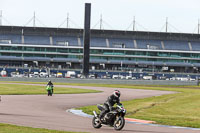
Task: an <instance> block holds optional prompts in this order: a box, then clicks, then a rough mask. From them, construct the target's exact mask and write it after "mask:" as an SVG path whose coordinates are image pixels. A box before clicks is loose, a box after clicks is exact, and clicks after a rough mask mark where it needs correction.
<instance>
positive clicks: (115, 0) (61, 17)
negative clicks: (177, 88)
mask: <svg viewBox="0 0 200 133" xmlns="http://www.w3.org/2000/svg"><path fill="white" fill-rule="evenodd" d="M85 3H91V28H92V29H94V28H95V29H99V28H100V16H101V15H102V20H103V23H102V27H103V28H102V29H109V30H132V29H133V20H134V17H135V21H136V24H135V29H136V30H137V31H153V32H164V31H165V28H164V27H165V23H166V18H168V23H169V24H168V32H181V33H197V31H198V28H197V27H198V19H200V8H199V7H200V0H0V10H1V11H2V16H3V17H2V18H3V19H2V24H3V25H14V26H33V21H30V20H31V18H33V14H34V12H35V14H36V18H37V19H36V26H38V27H41V26H42V27H43V26H46V27H63V28H65V27H66V25H67V21H66V18H67V14H69V27H70V28H83V26H84V6H85V5H84V4H85ZM29 21H30V22H29ZM28 22H29V23H28Z"/></svg>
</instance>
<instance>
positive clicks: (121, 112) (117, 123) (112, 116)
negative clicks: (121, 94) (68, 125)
mask: <svg viewBox="0 0 200 133" xmlns="http://www.w3.org/2000/svg"><path fill="white" fill-rule="evenodd" d="M97 108H98V109H99V110H100V111H102V110H104V107H103V106H102V105H97ZM93 114H94V117H93V119H92V125H93V127H94V128H101V126H102V124H104V125H109V126H112V127H114V129H115V130H121V129H122V128H123V127H124V125H125V119H124V116H125V114H126V110H125V109H124V107H123V105H117V107H116V108H114V109H113V110H112V111H110V112H108V113H107V114H105V116H104V118H103V121H102V122H100V118H99V114H97V113H96V111H93Z"/></svg>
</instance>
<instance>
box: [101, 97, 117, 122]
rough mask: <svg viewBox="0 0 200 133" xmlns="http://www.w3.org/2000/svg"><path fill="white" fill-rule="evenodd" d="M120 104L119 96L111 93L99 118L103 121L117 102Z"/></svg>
mask: <svg viewBox="0 0 200 133" xmlns="http://www.w3.org/2000/svg"><path fill="white" fill-rule="evenodd" d="M116 103H117V104H120V99H119V97H116V96H114V94H112V95H110V96H109V97H108V99H107V100H106V102H105V103H104V105H103V108H104V110H102V111H101V113H100V115H99V118H100V120H101V121H102V119H103V117H104V115H105V114H106V113H108V112H110V111H111V110H112V108H113V106H114V105H115V104H116Z"/></svg>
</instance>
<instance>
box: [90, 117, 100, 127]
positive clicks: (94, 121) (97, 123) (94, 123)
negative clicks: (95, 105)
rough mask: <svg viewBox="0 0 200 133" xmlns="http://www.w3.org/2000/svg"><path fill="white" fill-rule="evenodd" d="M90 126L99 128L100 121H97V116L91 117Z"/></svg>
mask: <svg viewBox="0 0 200 133" xmlns="http://www.w3.org/2000/svg"><path fill="white" fill-rule="evenodd" d="M92 126H93V127H94V128H101V126H102V125H101V122H100V121H99V119H98V118H97V117H93V119H92Z"/></svg>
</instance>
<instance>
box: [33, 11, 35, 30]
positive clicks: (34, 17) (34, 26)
mask: <svg viewBox="0 0 200 133" xmlns="http://www.w3.org/2000/svg"><path fill="white" fill-rule="evenodd" d="M33 27H35V12H34V14H33Z"/></svg>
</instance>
